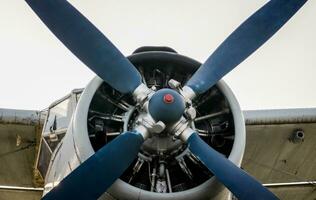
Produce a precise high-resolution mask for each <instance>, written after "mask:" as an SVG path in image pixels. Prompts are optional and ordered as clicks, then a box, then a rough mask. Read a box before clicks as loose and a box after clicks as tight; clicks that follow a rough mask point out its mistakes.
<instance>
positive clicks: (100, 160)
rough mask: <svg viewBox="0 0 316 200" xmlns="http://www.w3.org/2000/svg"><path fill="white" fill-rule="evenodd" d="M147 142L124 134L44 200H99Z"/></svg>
mask: <svg viewBox="0 0 316 200" xmlns="http://www.w3.org/2000/svg"><path fill="white" fill-rule="evenodd" d="M143 141H144V139H143V137H142V135H141V134H139V133H137V132H125V133H123V134H121V135H120V136H118V137H116V138H115V139H114V140H112V141H111V142H110V143H108V144H107V145H105V146H104V147H102V148H101V149H100V150H99V151H97V152H96V153H95V154H93V155H92V156H91V157H90V158H88V159H87V160H86V161H84V162H83V163H82V164H81V165H79V166H78V167H77V168H76V169H75V170H74V171H72V172H71V173H70V174H69V175H68V176H66V177H65V178H64V179H63V180H62V181H61V182H60V183H59V184H58V186H56V187H54V188H53V189H52V190H51V191H50V192H49V193H47V194H46V195H45V196H44V197H43V198H42V200H56V199H85V200H96V199H98V198H99V197H100V196H101V195H102V194H103V193H104V192H105V191H106V190H107V189H108V188H109V187H110V186H111V185H112V184H113V183H114V182H115V181H116V179H118V178H119V177H120V176H121V175H122V174H123V172H124V171H125V170H126V169H127V168H128V167H129V166H130V164H131V163H132V162H133V160H134V159H135V157H136V156H137V154H138V152H139V149H140V147H141V145H142V143H143Z"/></svg>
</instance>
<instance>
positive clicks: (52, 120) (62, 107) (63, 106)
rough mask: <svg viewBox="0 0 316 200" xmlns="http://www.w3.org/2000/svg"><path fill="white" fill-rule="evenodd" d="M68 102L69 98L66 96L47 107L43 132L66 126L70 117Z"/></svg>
mask: <svg viewBox="0 0 316 200" xmlns="http://www.w3.org/2000/svg"><path fill="white" fill-rule="evenodd" d="M69 104H70V99H69V98H68V99H65V100H64V101H62V102H60V103H58V104H57V105H55V106H54V107H52V108H50V109H49V113H48V118H47V123H46V125H45V131H44V132H53V131H56V130H60V129H64V128H67V127H68V124H69V121H70V117H71V116H70V115H71V113H70V112H69V108H70V106H69Z"/></svg>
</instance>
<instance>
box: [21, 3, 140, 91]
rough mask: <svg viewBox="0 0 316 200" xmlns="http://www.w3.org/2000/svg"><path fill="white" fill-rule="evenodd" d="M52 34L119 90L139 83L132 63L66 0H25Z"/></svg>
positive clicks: (131, 87)
mask: <svg viewBox="0 0 316 200" xmlns="http://www.w3.org/2000/svg"><path fill="white" fill-rule="evenodd" d="M26 2H27V3H28V4H29V6H30V7H31V8H32V9H33V10H34V12H35V13H36V14H37V15H38V16H39V18H40V19H41V20H42V21H43V22H44V24H45V25H46V26H47V27H48V28H49V29H50V30H51V31H52V32H53V33H54V34H55V35H56V37H57V38H58V39H59V40H60V41H61V42H62V43H63V44H64V45H65V46H66V47H67V48H68V49H69V50H70V51H71V52H72V53H73V54H75V55H76V56H77V57H78V58H79V59H80V60H81V61H82V62H83V63H84V64H86V65H87V66H88V67H89V68H90V69H91V70H92V71H94V72H95V73H96V74H97V75H98V76H100V77H101V78H102V79H103V80H104V81H105V82H106V83H108V84H109V85H111V86H112V87H113V88H115V89H116V90H118V91H120V92H121V93H132V92H133V91H134V90H135V89H136V88H137V86H139V85H140V84H141V76H140V74H139V72H138V71H137V70H136V68H135V67H134V66H133V64H132V63H131V62H130V61H129V60H128V59H127V58H126V57H125V56H124V55H123V54H122V53H121V52H120V51H119V50H118V49H117V48H116V47H115V46H114V45H113V44H112V43H111V42H110V41H109V40H108V39H107V38H106V37H105V36H104V35H103V34H102V33H101V32H100V31H99V30H98V29H97V28H96V27H95V26H94V25H93V24H92V23H91V22H90V21H89V20H88V19H87V18H85V17H84V16H83V15H82V14H81V13H80V12H79V11H78V10H76V9H75V8H74V7H73V6H72V5H71V4H70V3H68V2H67V1H66V0H26Z"/></svg>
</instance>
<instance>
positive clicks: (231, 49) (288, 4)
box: [186, 0, 307, 94]
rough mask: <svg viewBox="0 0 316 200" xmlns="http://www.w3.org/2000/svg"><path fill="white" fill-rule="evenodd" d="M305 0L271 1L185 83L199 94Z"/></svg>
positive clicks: (285, 19)
mask: <svg viewBox="0 0 316 200" xmlns="http://www.w3.org/2000/svg"><path fill="white" fill-rule="evenodd" d="M306 1H307V0H271V1H269V2H268V3H267V4H265V5H264V6H263V7H262V8H260V9H259V10H258V11H257V12H255V13H254V14H253V15H252V16H250V17H249V18H248V19H247V20H246V21H245V22H244V23H242V24H241V25H240V26H239V27H238V28H237V29H236V30H235V31H234V32H233V33H232V34H231V35H230V36H229V37H228V38H227V39H226V40H225V41H224V42H223V43H222V44H221V45H220V46H219V47H218V48H217V49H216V50H215V52H214V53H213V54H212V55H211V56H210V57H209V58H208V59H207V60H206V61H205V63H204V64H202V66H201V67H200V68H199V69H198V70H197V71H196V72H195V74H194V75H193V76H192V77H191V79H190V80H189V81H188V82H187V83H186V86H188V87H190V88H191V89H192V90H193V91H194V92H195V93H197V94H202V93H204V92H206V91H207V90H208V89H209V88H211V87H212V86H213V85H215V84H216V83H217V81H219V80H220V79H221V78H222V77H223V76H225V75H226V74H227V73H228V72H230V71H231V70H233V69H234V68H235V67H236V66H237V65H239V64H240V63H241V62H242V61H244V60H245V59H246V58H247V57H248V56H250V55H251V54H252V53H253V52H254V51H256V50H257V49H258V48H259V47H260V46H261V45H263V44H264V43H265V42H266V41H267V40H268V39H269V38H270V37H272V36H273V35H274V34H275V33H276V32H277V31H278V30H279V29H280V28H281V27H282V26H283V25H284V24H285V23H286V22H287V21H288V20H289V19H290V18H291V17H292V16H293V15H294V14H295V13H296V12H297V11H298V10H299V9H300V8H301V7H302V6H303V5H304V3H305V2H306Z"/></svg>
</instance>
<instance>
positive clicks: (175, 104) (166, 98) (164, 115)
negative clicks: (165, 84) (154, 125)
mask: <svg viewBox="0 0 316 200" xmlns="http://www.w3.org/2000/svg"><path fill="white" fill-rule="evenodd" d="M148 109H149V113H150V115H151V116H152V117H153V119H154V120H156V121H162V122H164V123H166V124H169V123H173V122H176V121H178V120H179V119H180V118H181V116H182V115H183V113H184V110H185V104H184V99H183V97H182V96H181V95H180V94H179V93H177V92H176V91H174V90H171V89H166V88H165V89H161V90H158V91H157V92H156V93H155V94H154V95H153V96H152V97H151V99H150V100H149V105H148Z"/></svg>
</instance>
